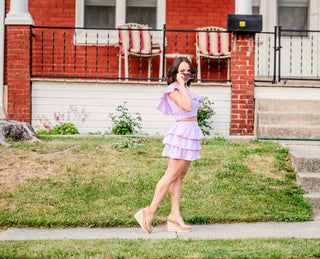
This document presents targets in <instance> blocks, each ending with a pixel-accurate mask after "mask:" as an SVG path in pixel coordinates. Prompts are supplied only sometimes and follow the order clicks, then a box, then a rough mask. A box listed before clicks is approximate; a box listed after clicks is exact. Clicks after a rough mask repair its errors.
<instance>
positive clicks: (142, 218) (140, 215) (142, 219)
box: [134, 209, 152, 234]
mask: <svg viewBox="0 0 320 259" xmlns="http://www.w3.org/2000/svg"><path fill="white" fill-rule="evenodd" d="M134 218H135V219H136V220H137V221H138V223H139V225H140V226H141V228H142V229H143V230H144V231H145V232H146V233H148V234H150V233H151V232H152V227H151V226H148V224H147V219H146V212H145V209H141V210H139V211H138V212H137V213H136V214H134Z"/></svg>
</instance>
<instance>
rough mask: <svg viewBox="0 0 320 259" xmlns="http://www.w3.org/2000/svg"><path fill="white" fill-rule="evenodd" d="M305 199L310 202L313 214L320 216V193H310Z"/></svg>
mask: <svg viewBox="0 0 320 259" xmlns="http://www.w3.org/2000/svg"><path fill="white" fill-rule="evenodd" d="M303 197H304V198H305V199H308V200H309V201H310V204H311V205H312V212H313V214H314V215H320V193H308V194H304V195H303Z"/></svg>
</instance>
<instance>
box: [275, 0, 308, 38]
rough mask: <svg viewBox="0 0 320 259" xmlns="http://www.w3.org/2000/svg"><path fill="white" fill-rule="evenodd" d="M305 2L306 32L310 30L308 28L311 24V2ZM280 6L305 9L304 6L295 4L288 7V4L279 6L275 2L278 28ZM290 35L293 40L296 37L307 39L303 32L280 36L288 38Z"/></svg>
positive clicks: (306, 34)
mask: <svg viewBox="0 0 320 259" xmlns="http://www.w3.org/2000/svg"><path fill="white" fill-rule="evenodd" d="M306 2H307V6H306V7H307V17H306V18H307V23H306V26H307V28H306V30H310V26H311V24H310V8H311V7H310V6H311V1H309V0H307V1H306ZM280 6H288V7H305V5H300V4H297V5H290V4H288V5H286V4H285V5H279V1H277V18H276V19H277V25H278V26H280V25H279V7H280ZM286 29H291V28H286ZM290 35H291V36H292V37H294V38H297V37H304V38H306V37H308V33H304V32H301V33H300V32H297V33H292V34H290V33H286V32H283V33H282V36H284V37H290Z"/></svg>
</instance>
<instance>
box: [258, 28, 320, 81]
mask: <svg viewBox="0 0 320 259" xmlns="http://www.w3.org/2000/svg"><path fill="white" fill-rule="evenodd" d="M319 37H320V31H317V30H289V29H283V28H281V27H280V26H276V27H275V29H274V32H261V33H257V34H256V53H255V61H256V66H255V70H256V71H255V75H256V79H255V81H256V82H272V83H277V82H281V81H289V80H295V81H297V80H303V81H320V71H319V69H318V67H319V63H320V59H319V58H318V57H319V46H318V45H319V43H318V41H319Z"/></svg>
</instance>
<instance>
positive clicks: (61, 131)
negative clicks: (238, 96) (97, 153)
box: [51, 123, 80, 135]
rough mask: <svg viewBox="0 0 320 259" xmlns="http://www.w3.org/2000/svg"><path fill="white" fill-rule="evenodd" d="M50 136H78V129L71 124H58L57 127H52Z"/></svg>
mask: <svg viewBox="0 0 320 259" xmlns="http://www.w3.org/2000/svg"><path fill="white" fill-rule="evenodd" d="M51 134H52V135H75V134H80V133H79V131H78V129H77V128H76V127H75V125H74V124H72V123H60V124H59V125H56V126H54V128H53V130H52V132H51Z"/></svg>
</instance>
